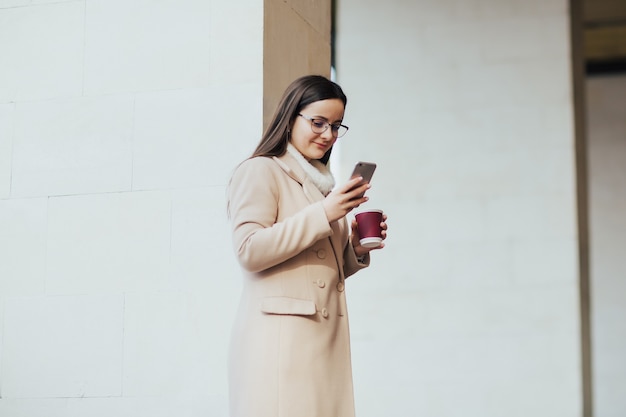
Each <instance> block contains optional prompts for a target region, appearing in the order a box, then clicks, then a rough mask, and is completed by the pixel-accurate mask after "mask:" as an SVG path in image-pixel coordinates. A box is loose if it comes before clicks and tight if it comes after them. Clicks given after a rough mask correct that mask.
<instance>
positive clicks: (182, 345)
mask: <svg viewBox="0 0 626 417" xmlns="http://www.w3.org/2000/svg"><path fill="white" fill-rule="evenodd" d="M262 30H263V4H262V2H260V3H259V2H253V1H246V2H236V3H231V2H223V1H217V0H215V1H209V2H207V1H196V0H184V1H165V2H158V4H157V3H154V2H149V1H141V0H137V1H131V2H128V1H106V2H98V1H92V0H78V1H65V2H64V1H56V0H55V1H47V0H46V1H19V0H0V56H2V65H0V416H2V417H57V416H58V417H61V416H62V417H86V416H90V417H98V416H102V417H109V416H120V417H137V416H151V417H171V416H177V417H178V416H182V417H186V416H189V417H199V416H209V415H210V416H226V415H227V404H228V403H227V394H228V393H227V375H226V360H227V347H228V338H229V333H230V326H231V323H232V317H233V316H234V309H235V307H236V300H237V299H238V297H239V294H238V293H239V271H238V267H237V264H236V262H235V260H234V256H233V254H232V250H231V245H230V232H229V227H228V224H227V219H226V207H225V194H226V185H227V182H228V179H229V177H230V173H231V172H232V169H233V168H234V167H235V165H236V164H237V163H238V162H240V161H241V160H242V159H243V158H244V157H245V156H247V155H248V154H249V153H250V152H251V150H252V149H253V147H254V145H255V144H256V142H257V140H258V138H259V136H260V130H261V124H262V65H263V63H262V39H263V38H262Z"/></svg>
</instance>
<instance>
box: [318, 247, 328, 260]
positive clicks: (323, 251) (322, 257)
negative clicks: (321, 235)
mask: <svg viewBox="0 0 626 417" xmlns="http://www.w3.org/2000/svg"><path fill="white" fill-rule="evenodd" d="M317 257H318V258H320V259H324V258H325V257H326V251H325V250H324V249H320V250H318V251H317Z"/></svg>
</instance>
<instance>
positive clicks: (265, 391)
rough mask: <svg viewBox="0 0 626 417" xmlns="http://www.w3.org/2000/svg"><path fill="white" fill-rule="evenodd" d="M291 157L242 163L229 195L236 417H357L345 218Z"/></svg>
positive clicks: (351, 266) (351, 258)
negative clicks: (236, 287) (237, 293)
mask: <svg viewBox="0 0 626 417" xmlns="http://www.w3.org/2000/svg"><path fill="white" fill-rule="evenodd" d="M323 199H324V196H323V195H322V194H321V193H320V191H319V190H318V189H317V188H316V187H315V185H313V183H312V182H311V181H310V180H309V179H308V177H307V176H306V175H305V174H304V170H303V169H302V167H300V165H298V162H297V161H296V160H295V159H294V158H293V157H291V156H290V155H289V154H285V155H283V156H281V157H279V158H266V157H257V158H252V159H249V160H247V161H245V162H244V163H243V164H241V165H240V166H239V167H238V168H237V170H236V171H235V174H234V175H233V178H232V181H231V185H230V187H229V209H230V214H231V220H232V226H233V243H234V247H235V251H236V254H237V257H238V259H239V262H240V264H241V266H242V269H243V274H244V284H243V293H242V297H241V301H240V305H239V311H238V314H237V319H236V321H235V325H234V328H233V333H232V339H231V351H230V363H229V377H230V408H231V409H230V415H231V417H353V416H354V398H353V393H352V367H351V363H350V336H349V329H348V311H347V308H346V297H345V292H344V289H345V287H344V279H345V278H346V277H348V276H350V275H352V274H353V273H355V272H356V271H358V270H359V269H361V268H364V267H366V266H367V265H368V263H369V256H367V257H366V259H365V262H364V263H359V262H358V260H357V258H356V255H355V254H354V250H353V249H352V245H351V244H350V243H349V238H348V232H349V230H348V225H347V223H346V220H345V219H342V220H340V221H337V222H333V223H332V224H329V222H328V220H327V218H326V214H325V212H324V208H323V206H322V200H323Z"/></svg>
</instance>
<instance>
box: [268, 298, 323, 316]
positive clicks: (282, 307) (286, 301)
mask: <svg viewBox="0 0 626 417" xmlns="http://www.w3.org/2000/svg"><path fill="white" fill-rule="evenodd" d="M261 311H262V312H264V313H268V314H293V315H299V316H312V315H313V314H315V313H316V312H317V309H316V308H315V303H314V302H313V301H311V300H301V299H298V298H291V297H265V298H263V299H262V300H261Z"/></svg>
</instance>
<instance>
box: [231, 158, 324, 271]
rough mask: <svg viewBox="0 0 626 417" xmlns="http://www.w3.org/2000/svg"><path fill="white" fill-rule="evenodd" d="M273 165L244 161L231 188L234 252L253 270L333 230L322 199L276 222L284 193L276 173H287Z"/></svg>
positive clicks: (276, 261)
mask: <svg viewBox="0 0 626 417" xmlns="http://www.w3.org/2000/svg"><path fill="white" fill-rule="evenodd" d="M274 165H275V162H274V161H272V160H271V159H270V158H264V157H257V158H252V159H249V160H247V161H245V162H244V163H242V164H241V165H240V166H239V167H238V168H237V169H236V171H235V173H234V174H233V178H232V180H231V183H230V186H229V190H228V208H229V213H230V217H231V223H232V229H233V230H232V232H233V245H234V249H235V253H236V255H237V258H238V260H239V263H240V264H241V265H242V267H243V268H245V269H247V270H248V271H251V272H259V271H263V270H265V269H268V268H271V267H273V266H275V265H278V264H279V263H281V262H284V261H286V260H287V259H290V258H292V257H293V256H295V255H297V254H298V253H300V252H302V251H303V250H305V249H306V248H308V247H310V246H311V245H313V244H314V243H315V242H317V241H318V240H320V239H323V238H325V237H328V236H330V235H331V234H332V233H333V232H332V228H331V226H330V223H329V222H328V219H327V217H326V213H325V211H324V207H323V205H322V202H321V201H320V202H317V203H313V204H311V205H309V206H307V207H305V208H304V209H302V210H300V211H299V212H297V213H296V214H294V215H293V216H291V217H288V218H285V219H284V220H281V221H280V222H277V217H278V202H279V199H280V198H281V195H280V190H279V187H278V183H277V178H276V175H284V174H283V173H282V172H281V171H279V170H277V169H276V168H275V167H274Z"/></svg>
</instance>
